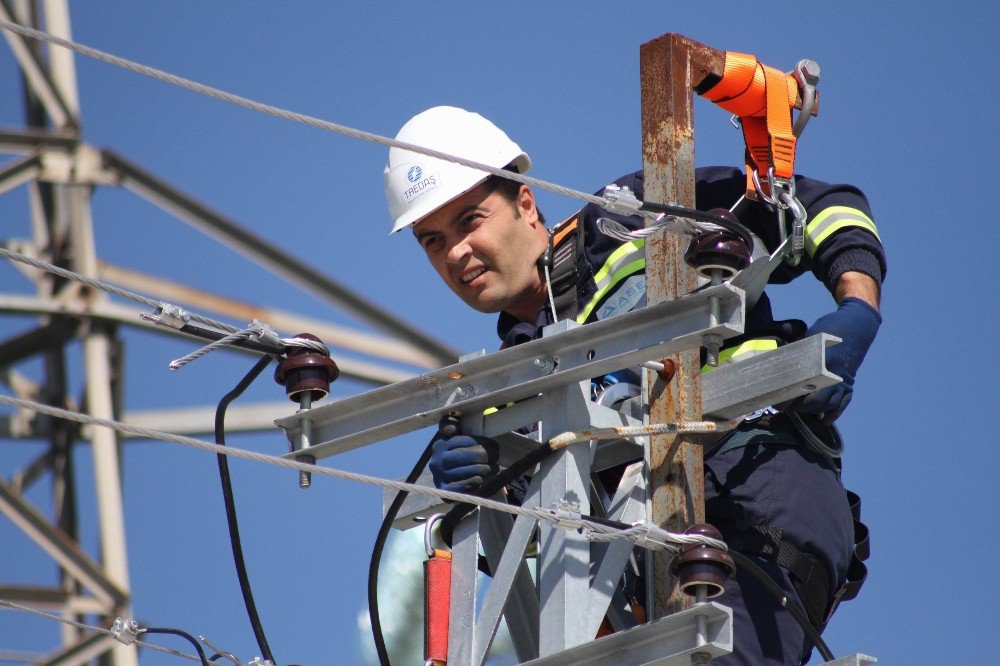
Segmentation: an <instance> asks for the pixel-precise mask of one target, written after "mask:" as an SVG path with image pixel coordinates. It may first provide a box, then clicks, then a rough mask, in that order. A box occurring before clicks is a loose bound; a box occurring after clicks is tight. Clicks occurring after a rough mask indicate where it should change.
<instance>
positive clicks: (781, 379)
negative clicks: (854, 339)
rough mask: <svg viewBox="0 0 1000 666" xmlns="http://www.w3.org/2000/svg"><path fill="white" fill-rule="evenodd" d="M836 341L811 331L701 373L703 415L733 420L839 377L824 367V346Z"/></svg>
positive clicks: (826, 334)
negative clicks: (752, 355) (775, 347)
mask: <svg viewBox="0 0 1000 666" xmlns="http://www.w3.org/2000/svg"><path fill="white" fill-rule="evenodd" d="M838 342H840V338H838V337H836V336H833V335H829V334H828V333H821V334H820V335H812V336H809V337H808V338H805V339H804V340H799V341H798V342H793V343H792V344H790V345H785V346H784V347H779V348H778V349H775V350H773V351H769V352H766V353H762V354H759V355H758V356H754V357H753V358H749V359H747V360H745V361H739V362H737V363H732V364H729V365H724V366H722V367H720V368H718V369H716V370H713V371H712V372H710V373H708V374H707V375H704V376H703V377H702V411H703V412H704V414H705V418H712V419H734V418H737V417H740V416H743V415H744V414H749V413H750V412H754V411H756V410H758V409H763V408H764V407H770V406H771V405H777V404H780V403H782V402H786V401H788V400H792V399H794V398H798V397H799V396H803V395H806V394H808V393H812V392H813V391H817V390H819V389H821V388H824V387H827V386H832V385H833V384H836V383H837V382H840V381H842V379H841V378H840V377H838V376H837V375H835V374H833V373H832V372H830V371H829V370H827V369H826V348H827V347H828V346H830V345H832V344H836V343H838Z"/></svg>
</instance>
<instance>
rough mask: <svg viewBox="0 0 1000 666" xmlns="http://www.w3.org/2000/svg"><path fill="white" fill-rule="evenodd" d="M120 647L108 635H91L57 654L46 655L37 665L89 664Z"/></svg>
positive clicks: (58, 651) (66, 665)
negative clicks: (111, 649)
mask: <svg viewBox="0 0 1000 666" xmlns="http://www.w3.org/2000/svg"><path fill="white" fill-rule="evenodd" d="M116 645H118V642H117V641H116V640H115V639H114V638H113V637H112V636H108V635H107V634H96V633H95V634H90V635H88V636H84V637H83V638H81V639H80V640H79V641H77V642H76V643H72V644H70V645H67V646H65V647H62V648H60V649H59V650H57V651H56V652H53V653H51V654H48V655H46V656H45V657H44V658H43V659H40V660H39V661H38V662H37V663H38V664H40V665H42V666H77V665H82V664H88V663H90V662H91V660H92V659H93V658H94V657H96V656H98V655H100V654H103V653H104V652H107V651H108V649H109V648H111V647H114V646H116Z"/></svg>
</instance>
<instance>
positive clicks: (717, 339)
mask: <svg viewBox="0 0 1000 666" xmlns="http://www.w3.org/2000/svg"><path fill="white" fill-rule="evenodd" d="M701 344H702V346H703V347H704V348H705V356H706V357H707V363H708V366H709V367H711V368H715V367H718V365H719V350H720V349H721V348H722V336H721V335H715V334H709V335H706V336H705V337H703V338H702V340H701Z"/></svg>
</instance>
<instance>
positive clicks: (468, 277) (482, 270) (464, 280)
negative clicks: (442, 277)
mask: <svg viewBox="0 0 1000 666" xmlns="http://www.w3.org/2000/svg"><path fill="white" fill-rule="evenodd" d="M485 272H486V269H485V268H477V269H476V270H474V271H472V272H471V273H467V274H465V275H463V276H462V284H469V283H470V282H472V281H473V280H475V279H476V278H477V277H479V276H480V275H482V274H483V273H485Z"/></svg>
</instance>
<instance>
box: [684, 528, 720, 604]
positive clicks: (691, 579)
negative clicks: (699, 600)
mask: <svg viewBox="0 0 1000 666" xmlns="http://www.w3.org/2000/svg"><path fill="white" fill-rule="evenodd" d="M684 533H685V534H700V535H701V536H707V537H710V538H713V539H720V540H721V539H722V534H720V533H719V530H717V529H715V528H714V527H712V526H711V525H706V524H704V523H698V524H696V525H692V526H691V527H689V528H687V529H686V530H684ZM672 570H673V574H674V575H675V576H677V584H678V586H679V587H680V589H681V591H682V592H684V593H685V594H689V595H691V596H695V595H696V594H697V592H698V587H699V586H705V597H706V598H708V599H714V598H715V597H717V596H719V595H721V594H722V593H723V592H725V591H726V579H727V578H730V577H732V575H733V574H734V573H736V566H735V565H734V564H733V559H732V558H731V557H729V553H727V552H726V551H724V550H721V549H719V548H713V547H711V546H701V545H698V546H688V547H686V548H685V549H684V550H683V551H682V552H681V554H680V555H679V556H678V557H677V558H676V559H675V560H674V563H673V567H672Z"/></svg>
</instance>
